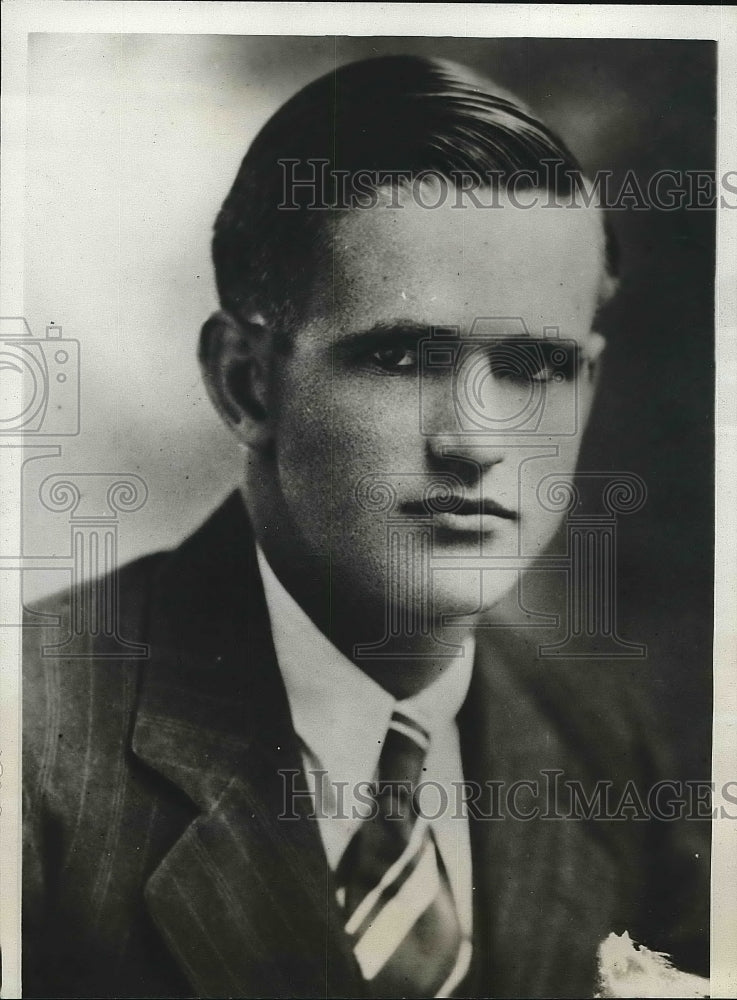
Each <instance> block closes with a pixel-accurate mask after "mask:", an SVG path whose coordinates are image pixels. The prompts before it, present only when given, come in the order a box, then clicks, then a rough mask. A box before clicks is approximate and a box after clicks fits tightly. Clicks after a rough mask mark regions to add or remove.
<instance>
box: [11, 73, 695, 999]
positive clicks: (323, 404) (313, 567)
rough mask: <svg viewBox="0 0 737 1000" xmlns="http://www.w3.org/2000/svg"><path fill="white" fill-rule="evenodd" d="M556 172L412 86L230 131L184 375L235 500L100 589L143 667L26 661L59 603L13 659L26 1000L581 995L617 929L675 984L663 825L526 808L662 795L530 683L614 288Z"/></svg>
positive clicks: (383, 81)
mask: <svg viewBox="0 0 737 1000" xmlns="http://www.w3.org/2000/svg"><path fill="white" fill-rule="evenodd" d="M577 177H578V178H580V170H579V168H578V165H577V163H576V162H575V160H574V159H573V158H572V156H571V154H570V153H569V152H568V151H567V150H566V149H565V147H564V146H563V145H562V144H561V143H560V141H559V140H558V139H557V138H556V137H555V136H554V135H553V134H552V133H551V132H549V131H548V130H547V129H546V128H545V126H543V125H542V124H541V123H540V122H538V121H537V120H536V119H535V118H534V117H532V116H531V115H530V114H529V113H528V112H527V111H525V110H523V109H522V108H521V107H520V106H519V105H518V104H516V103H515V102H513V101H512V100H511V99H509V98H507V97H500V96H498V95H495V93H494V91H493V88H491V86H490V85H489V84H488V83H486V82H484V81H481V80H479V79H477V78H476V77H474V76H473V75H472V74H470V73H467V72H466V71H465V70H463V69H461V68H459V67H455V66H451V65H448V64H444V63H440V62H433V61H427V60H421V59H415V58H405V57H394V58H386V59H377V60H370V61H367V62H365V63H359V64H354V65H352V66H347V67H343V68H342V69H339V70H337V71H336V72H335V73H332V74H330V75H329V76H328V77H325V78H323V79H321V80H318V81H316V82H315V83H313V84H311V85H310V86H309V87H307V88H305V89H304V90H303V91H302V92H300V93H299V94H297V95H296V96H295V97H294V98H292V99H291V100H290V101H289V102H288V103H287V104H286V105H285V106H284V107H282V108H281V109H280V110H279V111H278V112H277V113H276V114H275V115H274V117H273V118H272V119H271V120H270V121H269V122H268V123H267V124H266V125H265V126H264V128H263V129H262V131H261V133H260V134H259V135H258V137H257V138H256V140H255V141H254V143H253V144H252V146H251V148H250V150H249V151H248V153H247V155H246V157H245V159H244V161H243V164H242V167H241V169H240V172H239V174H238V176H237V178H236V180H235V183H234V185H233V189H232V190H231V192H230V194H229V196H228V198H227V199H226V202H225V204H224V206H223V208H222V210H221V213H220V215H219V217H218V220H217V222H216V226H215V237H214V243H213V256H214V263H215V270H216V276H217V282H218V290H219V294H220V298H221V305H222V310H221V311H220V312H218V313H217V314H216V315H214V316H213V317H212V318H211V319H210V320H209V321H208V322H207V323H206V324H205V327H204V329H203V332H202V339H201V346H200V357H201V361H202V366H203V372H204V378H205V381H206V384H207V386H208V391H209V393H210V395H211V397H212V399H213V401H214V403H215V405H216V406H217V408H218V409H219V411H220V413H221V414H222V416H223V419H224V420H225V421H226V422H227V424H228V425H229V426H230V427H231V429H232V430H233V432H234V433H235V434H236V435H237V437H238V439H239V441H240V442H241V443H242V444H243V446H244V465H245V476H244V482H243V487H242V490H241V492H240V494H239V495H234V496H232V497H231V498H230V499H229V500H228V501H227V502H226V503H225V505H224V506H223V507H222V508H221V509H220V510H219V511H218V512H216V513H215V514H214V515H213V517H212V518H211V520H210V521H208V522H207V524H206V525H205V526H204V527H203V528H201V529H200V531H199V532H198V533H197V534H196V535H194V536H193V537H192V538H191V539H189V540H187V541H186V542H185V543H184V544H183V545H182V546H181V548H179V549H178V550H176V551H175V552H173V553H170V554H163V555H157V556H153V557H149V558H147V559H144V560H141V561H139V562H138V563H135V564H133V565H131V566H128V567H126V568H124V569H122V570H121V571H120V573H119V582H118V586H119V592H120V611H121V634H124V635H125V636H126V638H127V639H131V640H134V641H136V642H139V643H145V644H146V645H147V647H148V650H149V655H148V657H147V658H146V659H145V660H143V661H140V660H138V661H136V660H131V661H129V662H111V661H106V660H96V658H95V657H96V655H99V650H100V649H101V647H100V646H99V637H95V636H93V635H90V642H89V648H88V651H87V655H86V656H75V657H74V658H64V657H63V656H62V655H57V656H53V655H50V652H49V649H48V647H50V646H53V645H54V644H58V643H59V641H60V638H59V635H60V630H61V631H63V629H64V628H65V626H67V624H68V621H69V616H70V614H71V611H70V608H71V607H72V606H73V598H72V599H71V600H67V601H66V602H61V603H59V602H57V603H56V604H55V606H54V612H55V614H57V615H61V619H60V622H61V625H60V627H59V628H56V629H51V630H50V633H51V635H50V633H49V631H45V630H44V634H43V635H40V630H38V629H35V630H28V650H27V655H26V670H27V674H26V677H27V679H26V685H25V692H26V708H25V716H24V731H25V744H26V751H27V757H26V764H25V778H26V786H27V795H28V800H27V806H26V823H27V828H28V836H27V855H26V861H25V885H26V889H25V918H24V920H25V922H24V944H25V949H26V957H25V963H24V975H25V982H26V990H25V992H26V994H27V995H29V996H44V995H55V996H217V997H221V996H244V997H258V996H280V997H282V996H283V997H292V996H295V997H317V996H335V997H346V996H349V997H360V996H385V997H407V996H451V995H457V996H479V997H486V996H519V997H530V996H541V997H543V996H545V997H550V996H561V997H562V996H582V997H583V996H593V995H594V993H595V992H596V989H597V951H598V946H599V945H600V943H601V942H602V941H603V940H604V939H605V938H606V937H607V936H608V935H609V934H610V933H611V932H612V931H615V932H617V933H621V932H622V931H624V930H628V931H629V932H630V933H631V935H632V936H633V938H635V939H636V940H640V941H643V942H644V943H645V944H647V945H649V946H650V947H652V948H654V949H656V950H664V951H669V952H673V953H674V955H675V957H676V959H677V960H683V961H686V962H693V961H694V960H695V959H694V956H696V955H697V954H698V943H699V940H700V938H701V936H702V935H703V931H704V919H705V918H704V911H703V909H699V905H702V904H704V903H705V899H704V896H703V891H702V893H701V895H699V894H698V891H697V888H694V887H697V886H698V879H699V878H700V877H703V874H702V873H703V871H704V861H700V860H699V859H698V852H693V851H691V850H690V845H687V843H686V839H685V838H682V837H680V835H679V834H678V831H675V828H674V827H673V825H668V824H663V823H656V822H654V821H650V820H648V819H645V820H640V821H633V820H632V819H631V818H630V819H628V818H627V814H626V813H625V815H624V817H623V816H622V815H620V816H619V817H617V818H611V817H609V818H608V817H607V815H600V816H598V817H597V816H594V817H593V818H592V816H591V815H589V816H588V818H587V817H585V816H582V815H579V814H578V811H577V810H576V809H575V808H573V806H572V804H571V801H570V800H569V799H566V798H565V797H564V796H563V797H561V798H560V800H558V797H557V796H556V795H554V796H553V798H552V799H551V798H547V799H546V800H545V801H544V802H543V801H542V800H541V799H540V797H539V795H538V792H539V789H540V787H541V783H547V784H546V787H547V788H548V789H549V788H550V784H551V782H552V783H553V785H555V782H556V780H557V779H556V775H557V776H558V777H559V778H562V779H564V780H565V783H567V784H566V785H565V787H567V788H568V787H569V785H570V783H571V782H572V783H576V782H577V783H578V787H579V788H581V789H583V791H584V793H585V794H586V795H591V794H593V792H594V790H595V789H596V788H600V787H602V786H601V785H600V784H599V785H597V782H599V783H601V782H608V783H610V784H611V785H612V786H613V787H615V788H617V789H619V790H620V791H623V790H624V789H625V787H626V785H627V783H628V782H633V783H635V786H636V787H639V788H642V789H646V788H649V787H650V786H651V785H652V783H653V781H654V780H655V778H656V777H658V776H660V774H661V772H660V771H659V770H658V767H659V765H658V763H657V756H658V754H659V752H660V749H661V748H660V746H659V744H658V741H657V740H656V739H655V737H654V736H653V735H652V734H651V733H650V732H649V726H648V725H647V724H646V723H645V722H644V721H643V718H644V717H643V710H642V709H641V708H640V707H639V706H638V699H637V697H636V696H635V695H633V692H632V691H630V690H629V689H628V687H627V686H626V685H625V684H624V683H623V682H622V678H621V675H618V674H615V673H614V672H613V669H612V664H611V662H608V661H606V660H604V659H602V658H601V657H598V658H597V657H596V656H593V655H592V657H591V658H590V659H585V658H582V657H581V655H580V653H579V655H578V658H576V659H570V660H562V659H560V658H558V659H548V660H546V659H544V658H541V656H540V653H539V641H538V638H537V634H536V633H534V632H533V633H532V634H531V632H530V630H529V629H525V627H524V626H525V622H526V621H527V620H528V618H527V612H526V611H525V610H524V608H523V607H522V604H521V602H519V601H518V581H519V577H520V573H521V572H523V571H524V570H526V569H528V568H530V567H532V566H533V565H536V564H537V563H536V561H539V558H540V557H541V556H544V554H545V552H546V550H548V548H549V546H550V543H551V542H552V540H553V537H554V535H555V534H556V531H557V530H558V528H559V526H560V524H561V518H562V513H561V505H560V504H558V505H557V506H556V504H555V503H551V502H550V501H549V497H548V500H547V501H546V495H547V494H546V491H547V493H548V494H549V493H550V491H551V490H554V489H555V488H558V489H560V488H561V485H560V484H563V487H566V485H567V484H570V482H571V480H572V477H573V474H574V471H575V467H576V461H577V456H578V451H579V445H580V441H581V435H582V433H583V431H584V428H585V426H586V422H587V419H588V415H589V412H590V408H591V403H592V399H593V393H594V388H595V383H596V378H597V372H598V363H599V358H600V354H601V350H602V347H603V343H604V341H603V338H602V336H601V335H600V333H599V332H598V331H597V316H598V313H599V311H600V309H601V308H602V306H604V305H605V304H606V302H607V300H608V299H609V297H610V296H611V295H612V294H613V292H614V290H615V286H616V274H615V266H614V265H615V259H616V254H615V252H614V246H613V240H612V237H611V234H609V233H608V231H607V229H606V228H605V225H604V222H603V217H602V215H601V213H600V212H599V210H598V209H597V208H596V206H595V205H593V204H591V205H589V207H585V206H583V205H582V204H581V203H580V202H579V203H577V202H576V199H575V195H576V192H578V193H579V194H580V193H581V191H585V190H586V186H585V183H578V184H577V181H576V178H577ZM566 206H568V207H566ZM571 206H573V207H571ZM555 484H558V485H557V487H556V485H555ZM568 488H570V487H568ZM492 623H495V624H496V625H497V626H501V627H496V628H490V627H488V626H489V625H491V624H492ZM504 626H506V627H504ZM90 631H92V630H90ZM44 647H46V652H45V653H44V652H43V650H44ZM589 812H590V811H589ZM679 837H680V839H679ZM694 854H696V855H697V857H696V858H694V856H693V855H694ZM674 866H675V867H674ZM674 871H677V872H678V889H679V890H682V894H681V895H680V896H679V893H678V892H676V891H675V890H674V877H673V874H672V873H673V872H674ZM706 879H707V883H708V870H707V873H706Z"/></svg>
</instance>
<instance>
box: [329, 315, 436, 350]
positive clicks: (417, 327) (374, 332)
mask: <svg viewBox="0 0 737 1000" xmlns="http://www.w3.org/2000/svg"><path fill="white" fill-rule="evenodd" d="M434 329H447V327H436V326H434V325H433V324H430V323H420V322H418V321H417V320H412V319H406V318H397V319H389V320H381V322H379V323H374V324H373V326H369V327H367V328H366V329H365V330H352V331H349V332H348V333H340V332H339V333H338V334H337V336H336V338H335V339H336V343H340V345H341V346H344V345H345V346H350V345H351V344H353V343H356V342H364V341H373V340H379V339H381V338H383V337H389V336H392V337H415V338H417V339H418V340H419V339H420V337H429V336H430V334H431V333H432V331H433V330H434Z"/></svg>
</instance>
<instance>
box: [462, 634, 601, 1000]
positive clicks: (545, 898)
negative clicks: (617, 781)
mask: <svg viewBox="0 0 737 1000" xmlns="http://www.w3.org/2000/svg"><path fill="white" fill-rule="evenodd" d="M536 659H537V658H536V656H535V652H534V651H533V650H532V649H529V648H526V644H525V648H523V649H511V648H510V644H509V643H508V644H507V648H506V649H504V648H502V646H501V645H500V646H499V647H498V648H495V649H494V651H493V654H492V653H490V650H489V645H488V643H487V642H486V641H485V640H483V638H482V639H481V640H480V642H479V654H478V656H477V662H476V666H475V671H474V679H473V682H472V688H471V691H470V693H469V697H468V699H467V701H466V705H465V707H464V709H463V712H462V715H461V719H460V720H459V721H460V726H461V733H462V741H463V757H464V775H465V778H466V780H467V781H472V782H476V783H478V785H480V786H481V787H483V786H484V783H486V782H489V781H492V782H496V783H497V786H496V787H497V788H498V789H499V791H498V792H493V793H492V792H491V791H490V792H489V793H488V794H487V795H485V796H483V797H482V799H481V801H480V802H479V810H478V816H477V817H476V818H475V819H473V818H472V819H471V842H472V852H473V870H474V885H475V889H476V892H475V894H474V895H475V899H476V901H477V905H476V908H475V915H474V919H475V934H474V940H475V952H476V956H477V961H476V966H477V969H476V976H477V982H476V984H475V985H476V986H477V995H479V996H506V997H532V996H540V997H591V996H593V995H594V993H595V986H596V973H597V969H596V953H597V946H598V944H599V942H600V941H602V940H603V939H604V938H605V937H606V936H607V934H608V933H609V931H611V930H612V929H613V924H612V923H611V922H610V921H612V920H613V919H614V916H613V913H614V907H615V898H616V870H617V869H616V865H615V862H614V859H613V857H612V854H611V852H610V850H609V848H608V847H607V845H606V843H605V842H604V841H603V840H602V839H600V838H599V837H597V836H596V832H595V831H593V832H592V829H591V827H590V825H588V824H585V823H583V822H581V821H576V820H566V819H564V818H553V817H552V816H551V817H550V818H544V813H545V810H546V806H545V797H544V792H543V790H544V788H545V782H546V780H550V781H552V780H553V778H552V777H550V778H549V779H546V777H545V774H544V772H545V771H546V770H555V769H559V770H562V771H563V772H564V773H565V777H566V778H570V777H572V776H574V775H575V773H576V772H573V773H572V768H574V767H575V766H576V765H575V760H576V755H575V754H571V751H570V747H569V746H568V745H567V741H566V740H565V739H564V738H563V736H562V732H565V729H563V730H562V729H561V728H560V720H561V719H565V714H564V713H561V715H560V716H559V717H558V718H556V717H555V715H554V714H553V715H552V716H551V713H550V712H549V710H546V709H544V708H543V707H542V705H541V701H542V700H543V699H542V697H541V694H542V690H543V689H544V688H545V683H544V678H543V676H542V673H543V672H542V671H538V676H532V677H531V676H530V663H531V662H533V663H534V662H535V660H536ZM548 680H549V681H550V684H551V686H552V687H553V688H554V687H555V679H554V678H552V679H548ZM546 708H547V709H549V706H547V707H546ZM568 714H570V706H569V713H568ZM567 725H568V727H569V728H570V720H568V721H567ZM529 781H531V782H537V786H538V788H539V789H540V790H541V792H543V794H541V795H540V796H539V797H533V796H531V795H529V793H528V789H527V788H526V787H525V785H524V784H519V785H518V787H519V792H518V793H517V795H516V798H515V800H514V801H512V802H511V807H512V809H514V804H515V801H516V805H517V807H518V809H519V813H518V816H517V817H515V816H512V815H510V813H509V807H510V798H509V796H510V790H513V789H514V787H515V783H523V782H529ZM487 787H488V786H487ZM492 794H493V795H495V796H496V799H494V800H493V799H492ZM535 805H538V806H540V808H541V814H540V815H538V816H537V817H535V818H530V819H524V818H522V816H523V815H525V814H529V813H531V812H532V811H533V808H534V806H535ZM490 815H491V816H493V815H496V817H497V818H495V819H492V818H489V817H490ZM500 817H501V818H500Z"/></svg>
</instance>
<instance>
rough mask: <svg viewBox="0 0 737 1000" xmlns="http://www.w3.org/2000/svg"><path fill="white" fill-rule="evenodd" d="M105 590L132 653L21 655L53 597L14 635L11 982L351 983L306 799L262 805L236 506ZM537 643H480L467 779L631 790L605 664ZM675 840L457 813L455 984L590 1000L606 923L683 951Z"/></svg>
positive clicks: (600, 826)
mask: <svg viewBox="0 0 737 1000" xmlns="http://www.w3.org/2000/svg"><path fill="white" fill-rule="evenodd" d="M119 593H120V606H121V619H120V620H121V626H120V633H121V635H122V636H123V637H124V638H125V639H128V640H132V641H136V642H142V643H147V644H148V645H149V650H150V652H149V655H148V657H147V658H144V659H131V660H128V661H125V660H109V659H100V660H95V659H94V658H85V657H80V656H77V657H75V658H74V659H70V658H64V657H62V656H53V655H48V651H47V655H42V654H41V650H42V647H43V646H44V645H49V644H54V643H58V642H59V641H60V640H61V639H63V636H64V635H65V634H66V633H67V632H68V629H69V599H68V597H67V599H66V601H65V600H61V601H55V602H52V604H51V605H47V606H46V611H47V613H48V612H49V610H50V609H51V610H53V612H54V613H55V614H56V615H58V616H59V618H58V622H59V624H58V625H56V626H50V627H44V628H40V627H29V628H28V629H27V630H26V653H25V682H24V695H25V708H24V713H25V714H24V750H25V762H24V784H25V795H26V803H25V827H26V850H25V861H24V922H23V944H24V995H26V996H37V997H40V996H54V997H61V996H73V997H93V996H94V997H112V996H115V997H128V996H130V997H133V996H140V997H144V996H146V997H179V996H182V997H183V996H201V997H269V996H270V997H322V996H324V997H361V996H365V995H370V990H366V989H364V986H363V985H362V982H361V979H360V976H359V973H358V969H357V966H356V964H355V961H354V959H353V956H352V954H351V951H350V948H349V945H348V941H347V939H346V937H345V936H344V934H343V932H342V920H341V914H340V911H339V909H338V907H337V904H336V902H335V892H334V886H333V876H332V874H331V872H330V870H329V868H328V866H327V864H326V860H325V856H324V853H323V850H322V847H321V842H320V838H319V831H318V828H317V824H316V821H315V820H314V819H312V818H310V817H309V816H307V815H306V811H307V809H308V807H307V806H306V805H305V807H304V808H305V815H303V816H301V817H300V818H299V819H298V820H291V821H287V820H279V818H278V816H279V813H280V812H281V811H282V802H283V784H282V781H281V778H280V777H279V774H278V771H279V769H300V768H301V759H300V754H299V749H298V745H297V742H296V738H295V734H294V731H293V728H292V724H291V720H290V713H289V708H288V703H287V700H286V694H285V691H284V688H283V686H282V681H281V676H280V673H279V670H278V667H277V663H276V659H275V654H274V649H273V644H272V639H271V634H270V629H269V624H268V616H267V612H266V607H265V603H264V597H263V593H262V589H261V583H260V577H259V574H258V570H257V565H256V561H255V553H254V548H253V543H252V539H251V535H250V529H249V526H248V522H247V518H246V516H245V513H244V511H243V508H242V506H241V503H240V500H239V499H238V497H237V496H236V495H234V496H233V497H231V498H230V499H229V500H228V501H227V502H226V504H225V505H224V506H223V507H222V508H221V509H220V510H219V511H218V512H217V513H216V514H215V515H214V516H213V517H212V518H211V519H210V521H208V523H207V524H206V525H205V526H204V527H203V528H201V529H200V531H199V532H198V533H196V534H195V535H194V536H193V537H192V538H190V539H188V540H187V541H186V542H185V543H184V544H183V545H182V546H181V547H180V548H179V549H177V550H176V551H174V552H172V553H169V554H162V555H156V556H151V557H148V558H145V559H143V560H140V561H138V562H136V563H134V564H132V565H130V566H128V567H126V568H124V569H122V570H121V571H120V573H119ZM34 621H37V619H34ZM498 634H499V633H497V635H498ZM99 641H101V640H99V639H94V638H90V640H89V652H90V653H91V654H94V652H95V648H96V643H98V642H99ZM534 648H535V647H534V646H533V647H530V646H528V645H526V644H525V641H524V640H522V639H520V638H519V637H518V636H510V635H509V634H506V638H505V639H504V641H503V642H500V641H498V640H497V641H495V643H494V644H493V645H492V644H491V642H490V641H489V640H488V638H487V635H486V633H482V635H481V637H480V639H479V643H478V647H477V650H478V651H477V660H476V663H475V667H474V677H473V681H472V688H471V691H470V694H469V698H468V700H467V703H466V706H465V707H464V709H463V711H462V715H461V718H460V723H459V725H460V731H461V736H462V747H463V759H464V774H465V778H466V779H467V780H476V781H479V782H482V783H483V782H486V781H489V780H492V781H496V782H502V783H505V785H504V787H507V788H508V787H509V785H510V784H511V783H512V782H513V781H515V780H520V779H523V780H538V781H539V780H541V773H540V772H541V771H542V770H543V769H561V770H562V771H564V772H565V777H566V778H577V779H579V780H581V781H582V782H583V783H584V784H585V786H586V788H587V789H591V788H592V782H593V781H594V780H596V779H597V778H602V777H605V778H608V779H611V780H612V781H614V782H615V783H619V787H621V786H622V785H623V784H624V782H626V781H627V780H628V779H635V780H637V781H638V782H641V783H647V782H648V781H650V780H651V779H652V777H653V776H654V775H655V771H654V768H655V764H654V763H653V761H654V758H653V746H652V743H653V741H652V739H651V738H650V737H649V735H648V727H647V726H643V723H642V721H641V720H642V712H641V710H640V708H639V707H638V704H637V701H638V699H637V698H636V697H632V693H631V688H632V685H631V684H630V683H628V682H627V677H626V676H624V675H623V668H622V666H621V664H620V666H619V667H616V666H613V665H612V664H603V663H599V662H596V661H592V662H586V663H583V664H582V663H581V662H580V661H577V662H575V663H573V664H567V665H566V664H561V663H555V662H553V663H552V665H550V664H551V661H547V660H544V661H539V660H537V658H536V656H535V654H534ZM498 787H502V786H498ZM518 801H519V804H520V807H521V808H523V809H524V808H525V807H526V803H525V802H524V796H523V795H520V797H519V799H518ZM486 805H488V802H486V803H484V802H482V803H480V804H479V808H481V809H485V806H486ZM472 817H473V810H472ZM679 829H680V828H679ZM676 832H678V831H676V829H675V827H674V825H673V824H655V823H652V822H647V821H642V820H639V821H629V822H628V821H618V822H608V823H607V822H603V821H599V822H596V821H591V822H586V821H583V820H581V819H574V820H566V819H552V818H550V819H544V818H537V819H533V820H529V821H523V820H520V819H513V818H511V817H509V816H507V818H505V819H499V818H497V819H484V818H481V817H480V816H479V817H477V818H472V820H471V837H472V853H473V870H474V897H475V927H474V932H475V941H474V950H475V961H474V969H473V975H472V977H471V978H470V979H469V981H468V983H467V984H466V985H465V987H464V992H465V995H474V996H483V997H487V996H496V997H499V996H504V997H579V996H580V997H586V996H592V995H593V993H594V992H595V978H596V949H597V945H598V944H599V942H600V941H601V940H602V939H603V938H605V937H606V936H607V935H608V934H609V932H610V931H618V932H620V931H622V930H624V929H628V930H629V931H630V933H631V934H632V936H633V937H634V938H636V939H637V938H638V937H639V939H640V940H641V941H644V943H646V944H648V945H649V946H650V947H653V948H656V949H660V950H674V951H675V954H676V958H678V957H679V956H680V955H681V954H682V955H687V956H688V958H687V961H688V962H690V964H691V965H693V961H692V958H693V956H694V955H695V954H696V951H695V948H696V947H697V945H698V941H699V939H700V936H702V933H703V931H704V928H705V926H707V922H708V910H707V909H706V907H708V896H707V895H706V894H705V892H704V890H703V888H702V890H701V891H700V892H699V891H697V890H695V889H694V887H695V886H697V885H699V884H701V885H702V886H704V885H706V886H708V860H707V852H706V851H704V848H703V846H702V845H701V844H699V846H697V847H696V849H695V850H693V849H692V848H693V844H691V843H689V842H688V836H687V837H686V838H685V839H684V837H683V831H682V830H680V832H679V835H678V836H676V835H675V834H676ZM687 833H688V835H689V836H691V835H692V834H691V832H690V829H689V830H688V831H687ZM697 853H699V854H701V858H700V859H695V858H694V855H695V854H697ZM700 871H702V872H703V871H705V873H706V881H705V882H703V881H702V882H701V883H700V882H699V878H700V875H699V872H700ZM673 872H675V873H676V876H675V880H674V877H673ZM674 887H677V888H678V889H679V892H678V893H676V892H674ZM694 942H696V945H695V944H694Z"/></svg>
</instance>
